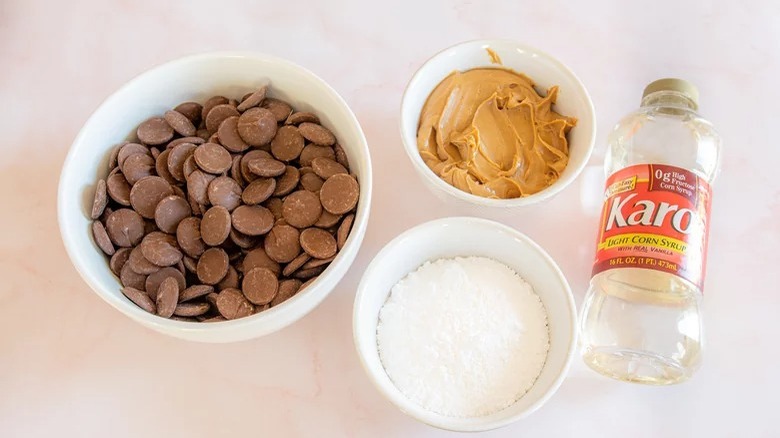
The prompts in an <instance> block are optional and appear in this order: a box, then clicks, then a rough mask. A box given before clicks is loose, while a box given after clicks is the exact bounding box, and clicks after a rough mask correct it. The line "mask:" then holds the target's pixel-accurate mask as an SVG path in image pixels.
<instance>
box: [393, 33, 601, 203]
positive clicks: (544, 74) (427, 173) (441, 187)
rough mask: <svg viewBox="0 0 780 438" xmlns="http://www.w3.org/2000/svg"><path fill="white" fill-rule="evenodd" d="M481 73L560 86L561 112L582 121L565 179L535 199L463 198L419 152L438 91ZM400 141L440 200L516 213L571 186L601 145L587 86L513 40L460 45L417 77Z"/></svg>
mask: <svg viewBox="0 0 780 438" xmlns="http://www.w3.org/2000/svg"><path fill="white" fill-rule="evenodd" d="M487 49H491V50H493V51H494V52H495V53H496V54H498V56H499V57H500V58H501V61H502V65H497V64H493V63H491V59H490V56H489V55H488V52H487ZM479 67H506V68H509V69H512V70H514V71H516V72H518V73H523V74H525V75H526V76H528V77H530V78H531V79H532V80H533V81H534V82H535V83H536V87H537V91H539V92H542V93H544V92H546V91H547V89H548V88H549V87H551V86H553V85H558V88H559V92H558V100H557V102H556V103H555V105H554V108H555V110H556V111H558V112H559V113H561V114H565V115H567V116H573V117H576V118H577V119H578V122H577V126H575V127H574V128H572V130H571V131H570V132H569V135H568V137H567V138H568V140H569V147H570V151H569V163H568V165H567V166H566V169H565V170H564V171H563V173H562V174H561V176H560V178H559V179H558V180H557V181H556V182H555V183H554V184H552V185H551V186H549V187H547V188H546V189H544V190H542V191H540V192H538V193H535V194H533V195H530V196H526V197H522V198H514V199H489V198H483V197H481V196H477V195H472V194H471V193H467V192H464V191H462V190H460V189H458V188H456V187H454V186H452V185H450V184H448V183H447V182H446V181H444V180H442V179H441V178H439V176H438V175H436V174H435V173H433V171H432V170H431V169H430V168H428V166H427V165H426V164H425V162H424V161H423V160H422V158H421V157H420V152H419V150H418V149H417V129H418V127H419V123H420V112H421V111H422V107H423V105H425V102H426V101H427V100H428V96H429V95H430V94H431V92H432V91H433V90H434V88H436V86H437V85H439V83H440V82H441V81H442V80H443V79H444V78H445V77H447V76H448V75H449V74H450V73H452V72H454V71H466V70H471V69H473V68H479ZM401 138H402V139H403V144H404V148H405V149H406V154H407V155H409V159H410V160H411V161H412V164H413V165H414V168H415V169H417V172H418V174H419V175H420V177H421V178H422V180H423V182H424V183H425V185H426V186H428V188H430V189H431V190H432V191H433V192H434V193H435V194H437V195H439V196H440V197H441V198H443V199H445V200H448V201H451V200H453V199H454V200H456V201H464V202H467V203H470V204H475V205H479V206H485V207H503V208H512V207H520V206H524V205H531V204H535V203H537V202H540V201H543V200H545V199H549V198H550V197H552V196H554V195H555V194H557V193H559V192H560V191H561V190H563V189H564V188H565V187H566V186H568V185H569V184H570V183H571V182H572V181H574V179H576V178H577V176H578V175H579V174H580V172H581V171H582V169H583V168H584V167H585V165H586V164H587V162H588V159H589V158H590V154H591V152H592V151H593V145H594V143H595V140H596V115H595V111H594V109H593V103H592V102H591V100H590V95H589V94H588V92H587V90H586V89H585V86H583V85H582V82H580V80H579V79H578V78H577V76H576V75H575V74H574V73H573V72H572V71H571V70H569V68H568V67H566V66H565V65H564V64H563V63H561V62H560V61H558V60H557V59H555V58H553V57H552V56H550V55H548V54H546V53H544V52H542V51H541V50H538V49H535V48H532V47H529V46H526V45H523V44H520V43H517V42H514V41H509V40H493V39H491V40H477V41H469V42H465V43H461V44H457V45H455V46H452V47H450V48H448V49H445V50H443V51H441V52H439V53H437V54H436V55H434V56H433V57H432V58H431V59H429V60H428V61H427V62H426V63H425V64H423V66H422V67H420V69H419V70H417V73H415V74H414V76H413V77H412V80H411V81H409V84H408V85H407V86H406V91H405V92H404V96H403V100H402V101H401Z"/></svg>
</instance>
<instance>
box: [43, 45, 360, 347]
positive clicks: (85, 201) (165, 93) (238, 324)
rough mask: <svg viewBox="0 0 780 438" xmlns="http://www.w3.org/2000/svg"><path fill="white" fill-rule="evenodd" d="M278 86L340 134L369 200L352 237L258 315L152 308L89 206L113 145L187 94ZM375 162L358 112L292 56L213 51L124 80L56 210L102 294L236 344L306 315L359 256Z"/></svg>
mask: <svg viewBox="0 0 780 438" xmlns="http://www.w3.org/2000/svg"><path fill="white" fill-rule="evenodd" d="M265 83H269V84H270V86H271V87H270V90H271V91H270V96H272V97H278V98H281V99H284V100H286V101H288V102H290V103H291V104H292V105H293V106H294V107H295V108H296V109H297V110H300V111H313V112H315V113H316V114H317V115H318V116H319V117H320V119H321V120H322V124H323V125H324V126H326V127H327V128H329V129H330V130H331V131H333V132H334V133H335V134H336V136H337V138H338V139H339V142H340V144H341V145H342V146H343V148H344V150H345V152H346V153H347V156H348V158H349V162H350V166H351V168H352V169H351V170H352V171H353V172H354V173H355V175H356V176H357V178H358V181H359V182H360V199H359V203H358V208H357V214H356V217H355V222H354V225H353V228H352V233H351V234H350V237H349V240H348V241H347V243H346V245H345V246H344V248H343V250H342V251H341V252H340V253H339V255H338V257H336V259H335V260H334V261H333V263H331V264H330V266H329V267H328V268H327V269H326V270H325V272H324V273H323V274H322V275H320V277H319V278H318V279H317V280H316V281H315V282H313V283H312V284H311V285H310V286H309V287H307V288H306V289H305V290H304V291H302V292H301V293H299V294H297V295H296V296H294V297H293V298H291V299H290V300H288V301H286V302H285V303H283V304H281V305H279V306H278V307H274V308H271V309H269V310H266V311H263V312H261V313H258V314H256V315H253V316H250V317H247V318H242V319H238V320H234V321H226V322H218V323H208V324H205V323H189V322H181V321H173V320H169V319H164V318H160V317H157V316H155V315H151V314H149V313H147V312H145V311H143V310H141V309H140V308H139V307H138V306H136V305H135V304H133V303H132V302H130V301H129V300H128V299H127V298H125V296H124V295H122V293H121V292H120V287H121V286H120V283H119V281H118V279H117V278H116V276H114V275H113V274H112V273H111V271H110V269H109V267H108V262H107V260H106V258H105V256H104V255H103V253H102V252H101V251H100V250H99V249H98V247H97V246H96V245H95V243H94V241H93V239H92V236H91V233H90V223H91V220H90V218H89V211H90V206H91V202H92V196H93V193H94V187H95V183H96V182H97V180H98V179H99V178H103V177H105V176H106V174H107V170H108V169H107V163H108V158H109V151H110V150H111V148H112V147H113V146H114V145H115V144H117V143H119V142H120V141H123V140H125V139H127V138H128V137H129V136H132V135H134V132H135V128H136V127H137V126H138V125H139V124H140V123H141V122H143V121H144V120H146V119H147V118H149V117H151V116H153V115H162V114H163V113H164V112H165V111H166V110H167V109H170V108H173V107H174V106H176V105H177V104H179V103H181V102H185V101H190V100H193V101H198V102H203V101H205V100H206V99H207V98H209V97H211V96H213V95H217V94H221V95H224V96H228V97H233V98H240V97H241V96H243V95H244V94H245V93H247V92H249V91H251V90H255V89H257V88H258V87H259V86H260V85H261V84H265ZM370 204H371V159H370V156H369V152H368V144H367V143H366V138H365V136H364V135H363V131H362V129H361V128H360V124H359V123H358V120H357V118H355V115H354V114H353V113H352V111H351V110H350V109H349V107H348V106H347V104H346V103H345V102H344V100H343V99H342V98H341V97H340V96H339V95H338V94H337V93H336V91H334V90H333V89H332V88H331V87H330V86H329V85H328V84H326V83H325V81H323V80H322V79H320V78H319V77H317V76H316V75H315V74H314V73H312V72H310V71H308V70H306V69H304V68H303V67H300V66H298V65H296V64H293V63H291V62H289V61H286V60H284V59H280V58H275V57H271V56H267V55H262V54H256V53H233V52H231V53H208V54H201V55H193V56H187V57H184V58H181V59H177V60H174V61H171V62H168V63H166V64H163V65H160V66H158V67H155V68H153V69H151V70H149V71H147V72H145V73H143V74H141V75H140V76H138V77H136V78H135V79H133V80H131V81H130V82H128V83H127V84H125V85H124V86H123V87H122V88H120V89H119V90H118V91H116V92H115V93H114V94H112V95H111V96H110V97H109V98H108V99H106V101H105V102H103V104H102V105H101V106H100V107H99V108H98V109H97V110H96V111H95V112H94V113H93V114H92V116H91V117H90V118H89V120H88V121H87V123H86V124H85V125H84V127H83V128H82V129H81V132H79V134H78V136H77V137H76V139H75V141H74V142H73V145H72V146H71V149H70V152H69V153H68V156H67V158H66V159H65V164H64V165H63V168H62V174H61V176H60V184H59V191H58V197H57V215H58V219H59V225H60V233H61V234H62V240H63V242H64V244H65V249H66V250H67V252H68V255H69V256H70V259H71V261H72V262H73V265H74V266H75V267H76V269H77V270H78V272H79V274H81V277H82V278H83V279H84V281H86V282H87V284H88V285H89V286H90V287H91V288H92V290H94V291H95V293H97V294H98V295H99V296H100V297H101V298H103V299H104V300H106V302H108V303H109V304H110V305H112V306H113V307H115V308H116V309H117V310H119V311H120V312H122V313H124V314H125V315H127V316H129V317H130V318H132V319H133V320H135V321H137V322H139V323H140V324H142V325H144V326H146V327H149V328H152V329H154V330H157V331H159V332H161V333H165V334H168V335H171V336H175V337H179V338H183V339H188V340H194V341H204V342H231V341H239V340H244V339H249V338H255V337H258V336H262V335H265V334H267V333H271V332H273V331H276V330H279V329H281V328H283V327H285V326H287V325H289V324H291V323H292V322H294V321H296V320H298V319H299V318H301V317H302V316H304V315H306V314H307V313H308V312H309V311H311V310H312V309H313V308H315V307H316V306H317V305H318V304H319V303H320V302H321V301H322V300H323V299H324V298H325V297H326V296H327V295H328V294H329V293H330V292H331V290H333V288H334V287H335V286H336V284H337V283H338V282H339V280H340V279H341V278H342V277H343V276H344V274H345V273H346V272H347V269H348V268H349V266H350V265H351V264H352V261H353V260H354V259H355V255H356V254H357V252H358V248H359V247H360V244H361V242H362V241H363V236H364V235H365V232H366V224H367V223H368V214H369V207H370Z"/></svg>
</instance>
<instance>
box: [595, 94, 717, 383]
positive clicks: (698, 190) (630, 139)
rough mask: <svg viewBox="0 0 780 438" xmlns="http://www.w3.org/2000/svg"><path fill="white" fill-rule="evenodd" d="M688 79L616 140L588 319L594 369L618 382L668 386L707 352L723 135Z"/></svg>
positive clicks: (639, 114)
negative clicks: (704, 311) (706, 295)
mask: <svg viewBox="0 0 780 438" xmlns="http://www.w3.org/2000/svg"><path fill="white" fill-rule="evenodd" d="M697 101H698V91H697V90H696V88H695V87H694V86H693V85H692V84H690V83H689V82H686V81H683V80H680V79H661V80H658V81H655V82H653V83H651V84H650V85H648V86H647V88H645V91H644V94H643V96H642V104H641V107H640V108H639V109H638V110H637V111H635V112H633V113H631V114H629V115H628V116H627V117H625V118H624V119H623V120H621V121H620V122H619V123H618V125H617V126H616V127H615V129H614V130H613V131H612V133H611V134H610V136H609V149H608V151H607V155H606V160H605V164H604V170H605V172H606V175H607V184H606V189H605V195H604V196H605V202H604V209H603V211H602V217H601V221H600V223H599V227H600V230H599V237H598V246H597V250H596V257H595V262H594V266H593V276H592V278H591V281H590V289H589V290H588V294H587V296H586V298H585V303H584V306H583V309H582V316H581V319H580V335H581V336H580V341H581V348H582V356H583V359H584V360H585V362H586V363H587V364H588V366H590V367H591V368H593V369H594V370H596V371H598V372H599V373H601V374H604V375H606V376H609V377H613V378H616V379H620V380H624V381H629V382H638V383H646V384H655V385H664V384H671V383H677V382H681V381H683V380H685V379H687V378H689V377H690V376H691V375H692V374H693V373H694V372H695V371H696V369H697V368H698V367H699V365H700V363H701V355H702V341H703V333H702V319H701V311H700V303H701V299H702V285H703V281H704V271H705V266H706V263H705V260H706V251H707V234H708V228H709V211H710V203H711V194H712V192H711V184H712V181H713V179H714V178H715V176H716V175H717V173H718V169H719V164H720V159H719V155H720V137H719V136H718V134H717V133H716V131H715V130H714V129H713V127H712V125H711V124H710V123H709V122H708V121H707V120H705V119H703V118H701V117H700V116H699V115H698V114H697V113H696V110H697V108H698V102H697Z"/></svg>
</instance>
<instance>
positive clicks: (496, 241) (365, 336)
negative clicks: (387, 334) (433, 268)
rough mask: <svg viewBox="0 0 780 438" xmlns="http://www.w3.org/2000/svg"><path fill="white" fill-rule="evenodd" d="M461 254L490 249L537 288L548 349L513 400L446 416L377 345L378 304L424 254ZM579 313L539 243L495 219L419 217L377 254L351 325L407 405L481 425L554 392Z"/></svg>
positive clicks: (417, 413) (462, 425) (427, 415)
mask: <svg viewBox="0 0 780 438" xmlns="http://www.w3.org/2000/svg"><path fill="white" fill-rule="evenodd" d="M456 256H483V257H490V258H492V259H494V260H497V261H499V262H501V263H504V264H506V265H507V266H509V267H510V268H512V269H514V270H515V272H517V273H518V274H520V276H521V277H523V278H524V279H525V280H526V281H527V282H528V283H529V284H530V285H531V286H532V287H533V288H534V291H535V292H536V293H537V295H539V298H540V299H541V300H542V303H543V304H544V307H545V309H546V310H547V319H548V325H549V328H550V351H549V353H548V355H547V361H546V362H545V364H544V368H543V369H542V372H541V374H540V375H539V378H538V379H537V380H536V382H535V383H534V385H533V387H531V389H530V390H529V391H528V392H527V393H526V394H525V395H524V396H523V397H522V398H520V399H519V400H518V401H517V402H515V403H514V404H513V405H511V406H509V407H507V408H506V409H504V410H502V411H499V412H496V413H494V414H492V415H488V416H484V417H477V418H456V417H448V416H445V415H441V414H437V413H434V412H430V411H427V410H426V409H424V408H423V407H422V406H420V405H418V404H416V403H414V402H412V401H411V400H409V399H408V398H406V396H404V395H403V394H402V393H401V392H400V391H399V390H398V388H396V386H395V385H394V384H393V382H392V381H391V380H390V377H389V376H388V375H387V372H386V371H385V369H384V367H383V366H382V362H381V360H380V358H379V351H378V349H377V333H376V330H377V323H378V321H379V310H380V309H381V308H382V306H383V305H384V303H385V301H386V300H387V297H388V295H389V293H390V289H391V288H392V287H393V285H395V284H396V283H397V282H398V281H399V280H401V279H402V278H403V277H405V276H406V274H408V273H409V272H411V271H414V270H415V269H417V268H418V267H419V266H420V265H422V264H423V263H425V262H426V261H429V260H435V259H439V258H444V257H446V258H450V257H456ZM431 312H436V309H431ZM576 318H577V317H576V311H575V305H574V298H573V297H572V294H571V289H570V288H569V284H568V283H567V282H566V278H565V277H564V276H563V273H562V272H561V270H560V269H559V268H558V266H557V265H556V264H555V262H554V261H553V260H552V258H550V256H549V255H548V254H547V253H546V252H545V251H544V250H543V249H542V248H541V247H539V245H537V244H536V243H534V242H533V241H532V240H531V239H529V238H528V237H526V236H525V235H523V234H522V233H520V232H518V231H515V230H513V229H512V228H509V227H507V226H505V225H502V224H499V223H497V222H493V221H489V220H486V219H477V218H471V217H454V218H444V219H438V220H434V221H431V222H427V223H424V224H422V225H418V226H416V227H414V228H412V229H410V230H408V231H406V232H404V233H403V234H401V235H400V236H398V237H396V238H395V239H393V240H392V241H391V242H390V243H388V244H387V246H385V247H384V248H383V249H382V250H381V251H380V252H379V253H378V254H377V255H376V257H375V258H374V260H373V261H372V262H371V264H370V265H369V266H368V268H367V269H366V271H365V273H364V274H363V278H362V280H361V282H360V285H359V286H358V291H357V296H356V297H355V307H354V311H353V320H352V328H353V335H354V341H355V347H356V348H357V352H358V356H360V360H361V362H362V364H363V367H364V368H365V370H366V373H368V376H369V378H370V379H371V381H372V382H373V383H374V385H375V386H376V387H377V389H379V392H381V393H382V395H384V396H385V397H386V398H387V399H388V400H390V401H391V402H392V403H393V404H395V405H396V406H397V407H398V408H400V409H401V410H402V411H403V412H405V413H406V414H408V415H410V416H412V417H414V418H416V419H417V420H419V421H422V422H424V423H427V424H429V425H431V426H435V427H439V428H442V429H448V430H454V431H482V430H489V429H495V428H497V427H501V426H505V425H507V424H509V423H511V422H513V421H516V420H518V419H520V418H523V417H525V416H526V415H528V414H530V413H532V412H533V411H535V410H537V409H538V408H539V407H541V406H542V405H543V404H544V403H545V402H546V401H547V400H548V399H549V398H550V397H552V395H553V394H554V393H555V391H556V390H557V389H558V387H559V386H560V384H561V382H562V381H563V379H564V377H565V375H566V373H567V371H568V369H569V364H570V363H571V360H572V356H573V355H574V349H575V345H576Z"/></svg>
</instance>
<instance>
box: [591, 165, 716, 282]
mask: <svg viewBox="0 0 780 438" xmlns="http://www.w3.org/2000/svg"><path fill="white" fill-rule="evenodd" d="M605 198H606V200H605V202H604V209H603V210H602V213H601V223H600V232H599V238H598V245H597V249H596V259H595V261H594V263H593V275H596V274H598V273H599V272H603V271H606V270H609V269H615V268H627V267H635V268H646V269H655V270H658V271H664V272H669V273H672V274H675V275H677V276H679V277H682V278H684V279H686V280H688V281H690V282H691V283H693V284H695V285H696V286H698V287H699V289H700V290H701V288H702V285H703V282H704V271H705V265H706V253H707V233H708V229H709V216H710V204H711V192H710V186H709V184H708V183H707V181H706V180H704V179H702V178H700V177H698V176H697V175H696V174H695V173H693V172H691V171H688V170H685V169H681V168H679V167H674V166H666V165H659V164H639V165H634V166H630V167H627V168H625V169H622V170H619V171H617V172H615V173H614V174H612V176H610V177H609V178H608V179H607V184H606V190H605Z"/></svg>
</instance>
